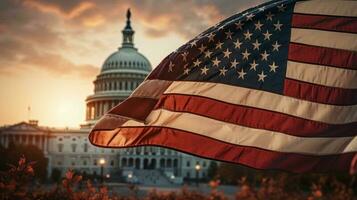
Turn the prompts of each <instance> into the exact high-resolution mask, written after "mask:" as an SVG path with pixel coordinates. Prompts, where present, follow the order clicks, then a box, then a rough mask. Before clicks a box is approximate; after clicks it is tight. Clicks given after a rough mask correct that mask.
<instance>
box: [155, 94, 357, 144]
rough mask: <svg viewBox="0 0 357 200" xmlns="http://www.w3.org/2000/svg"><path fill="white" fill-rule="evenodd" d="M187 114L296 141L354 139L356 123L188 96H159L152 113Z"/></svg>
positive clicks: (356, 130)
mask: <svg viewBox="0 0 357 200" xmlns="http://www.w3.org/2000/svg"><path fill="white" fill-rule="evenodd" d="M158 108H163V109H167V110H171V111H177V112H188V113H193V114H197V115H201V116H205V117H208V118H212V119H216V120H220V121H224V122H228V123H233V124H237V125H242V126H246V127H250V128H257V129H265V130H271V131H277V132H282V133H286V134H289V135H294V136H300V137H347V136H356V135H357V123H353V124H346V125H337V124H334V125H332V124H325V123H320V122H315V121H310V120H306V119H302V118H297V117H293V116H290V115H286V114H283V113H277V112H272V111H268V110H262V109H257V108H252V107H246V106H238V105H233V104H229V103H225V102H221V101H217V100H213V99H209V98H204V97H198V96H188V95H163V96H162V97H161V98H160V100H159V102H158V103H157V105H156V107H155V109H158Z"/></svg>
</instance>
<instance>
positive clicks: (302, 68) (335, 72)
mask: <svg viewBox="0 0 357 200" xmlns="http://www.w3.org/2000/svg"><path fill="white" fill-rule="evenodd" d="M286 77H287V78H292V79H296V80H300V81H305V82H309V83H314V84H318V85H325V86H330V87H339V88H349V89H357V71H356V70H350V69H342V68H336V67H327V66H322V65H313V64H306V63H299V62H293V61H288V65H287V69H286Z"/></svg>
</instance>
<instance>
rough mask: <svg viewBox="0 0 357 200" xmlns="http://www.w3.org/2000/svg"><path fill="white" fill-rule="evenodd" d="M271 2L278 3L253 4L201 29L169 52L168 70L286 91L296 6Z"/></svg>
mask: <svg viewBox="0 0 357 200" xmlns="http://www.w3.org/2000/svg"><path fill="white" fill-rule="evenodd" d="M269 6H270V7H274V8H273V9H271V8H270V9H269V11H267V12H264V10H265V9H267V7H260V8H255V9H254V10H248V11H246V12H245V13H243V14H242V15H239V16H238V17H237V16H233V17H230V18H228V19H226V20H225V21H223V22H221V23H219V24H217V25H215V26H214V27H212V28H210V29H208V30H207V31H205V32H203V33H201V34H200V35H199V36H197V37H196V38H194V39H193V40H191V41H190V42H188V43H187V44H186V45H184V46H182V47H181V48H179V49H178V50H177V51H176V52H174V53H173V54H171V55H170V56H169V58H170V63H169V64H168V68H167V73H172V74H175V75H177V80H187V81H206V82H215V83H224V84H230V85H237V86H242V87H247V88H254V89H262V90H266V91H271V92H275V93H282V92H283V86H284V78H285V72H286V65H287V56H288V45H289V40H290V30H291V29H290V21H291V16H292V10H293V6H292V4H287V5H284V4H272V5H269ZM233 33H234V34H233ZM192 58H194V59H192ZM167 73H165V75H164V74H161V77H162V78H164V79H165V77H170V76H171V75H169V74H167Z"/></svg>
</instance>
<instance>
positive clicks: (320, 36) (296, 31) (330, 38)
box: [290, 28, 357, 51]
mask: <svg viewBox="0 0 357 200" xmlns="http://www.w3.org/2000/svg"><path fill="white" fill-rule="evenodd" d="M290 41H291V42H295V43H301V44H308V45H314V46H321V47H329V48H335V49H344V50H350V51H357V35H356V34H353V33H342V32H333V31H322V30H313V29H302V28H292V29H291V37H290Z"/></svg>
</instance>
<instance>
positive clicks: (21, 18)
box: [0, 0, 263, 127]
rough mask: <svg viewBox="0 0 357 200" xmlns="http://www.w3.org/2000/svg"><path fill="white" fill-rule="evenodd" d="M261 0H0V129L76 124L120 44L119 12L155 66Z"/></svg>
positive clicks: (79, 121)
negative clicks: (24, 124) (127, 18)
mask: <svg viewBox="0 0 357 200" xmlns="http://www.w3.org/2000/svg"><path fill="white" fill-rule="evenodd" d="M262 2H263V0H211V1H210V0H180V1H178V0H131V1H123V0H71V1H65V0H1V1H0V125H11V124H15V123H19V122H21V121H27V120H29V119H36V120H39V124H40V125H41V126H51V127H78V126H79V124H83V123H84V121H85V98H86V97H87V96H88V95H90V94H92V93H93V88H94V87H93V81H94V80H95V77H96V75H98V73H99V71H100V68H101V65H102V63H103V62H104V60H105V59H106V58H107V57H108V56H109V55H110V54H111V53H113V52H114V51H116V50H117V48H118V47H119V46H120V45H121V41H122V35H121V30H122V29H123V28H124V26H125V13H126V10H127V9H128V8H130V9H131V12H132V27H133V29H134V30H135V35H134V43H135V47H137V48H138V50H139V52H141V53H143V54H144V55H145V56H146V57H147V58H148V59H149V60H150V62H151V64H152V67H153V68H155V66H156V65H157V64H159V62H160V61H161V60H162V59H163V58H164V57H165V56H166V55H168V54H169V53H170V52H172V51H174V50H175V49H177V48H178V47H180V46H181V45H183V44H184V43H185V42H187V41H188V40H189V39H191V38H193V37H195V36H196V35H198V34H199V33H201V32H202V31H204V30H205V29H207V28H209V27H210V26H213V25H214V24H216V23H217V22H219V21H221V20H223V19H225V18H226V17H229V16H231V15H233V14H235V13H237V12H241V11H243V10H245V9H247V8H249V7H252V6H255V5H257V4H260V3H262Z"/></svg>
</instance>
